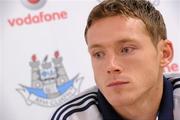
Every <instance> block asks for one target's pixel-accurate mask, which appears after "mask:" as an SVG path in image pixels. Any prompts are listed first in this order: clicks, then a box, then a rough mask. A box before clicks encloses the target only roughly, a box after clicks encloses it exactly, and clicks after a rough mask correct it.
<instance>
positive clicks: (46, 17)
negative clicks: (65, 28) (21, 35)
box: [8, 10, 68, 27]
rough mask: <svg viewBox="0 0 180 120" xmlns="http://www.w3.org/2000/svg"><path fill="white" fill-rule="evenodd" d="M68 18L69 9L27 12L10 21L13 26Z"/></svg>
mask: <svg viewBox="0 0 180 120" xmlns="http://www.w3.org/2000/svg"><path fill="white" fill-rule="evenodd" d="M67 18H68V12H67V11H65V10H64V11H59V12H52V13H45V12H39V13H36V14H30V13H29V14H27V15H26V16H24V17H17V18H10V19H8V23H9V25H10V26H11V27H15V26H23V25H33V24H40V23H45V22H51V21H62V20H66V19H67Z"/></svg>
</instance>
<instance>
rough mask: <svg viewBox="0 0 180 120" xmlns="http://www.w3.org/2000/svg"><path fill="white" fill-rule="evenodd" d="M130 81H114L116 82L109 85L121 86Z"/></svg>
mask: <svg viewBox="0 0 180 120" xmlns="http://www.w3.org/2000/svg"><path fill="white" fill-rule="evenodd" d="M128 83H129V82H127V81H114V82H111V83H110V84H108V85H107V87H115V86H121V85H125V84H128Z"/></svg>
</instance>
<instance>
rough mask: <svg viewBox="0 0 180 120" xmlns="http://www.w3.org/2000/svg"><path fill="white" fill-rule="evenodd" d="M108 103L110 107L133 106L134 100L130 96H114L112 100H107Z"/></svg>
mask: <svg viewBox="0 0 180 120" xmlns="http://www.w3.org/2000/svg"><path fill="white" fill-rule="evenodd" d="M108 102H109V103H110V104H111V105H112V106H126V105H130V104H133V102H134V100H133V99H132V98H131V97H130V96H118V97H117V96H116V97H115V96H114V97H112V98H109V100H108Z"/></svg>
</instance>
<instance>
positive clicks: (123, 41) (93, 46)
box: [88, 38, 137, 50]
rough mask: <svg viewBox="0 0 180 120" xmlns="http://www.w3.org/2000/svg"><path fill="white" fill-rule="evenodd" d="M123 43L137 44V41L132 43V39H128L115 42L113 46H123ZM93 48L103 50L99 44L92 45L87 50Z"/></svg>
mask: <svg viewBox="0 0 180 120" xmlns="http://www.w3.org/2000/svg"><path fill="white" fill-rule="evenodd" d="M124 43H137V41H134V39H132V38H128V39H122V40H117V41H116V42H115V44H124ZM93 48H103V46H102V45H100V44H94V45H92V46H90V47H89V48H88V49H89V50H90V49H93Z"/></svg>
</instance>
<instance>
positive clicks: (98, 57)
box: [93, 52, 105, 59]
mask: <svg viewBox="0 0 180 120" xmlns="http://www.w3.org/2000/svg"><path fill="white" fill-rule="evenodd" d="M104 56H105V54H104V52H95V53H94V54H93V57H94V58H96V59H101V58H103V57H104Z"/></svg>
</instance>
